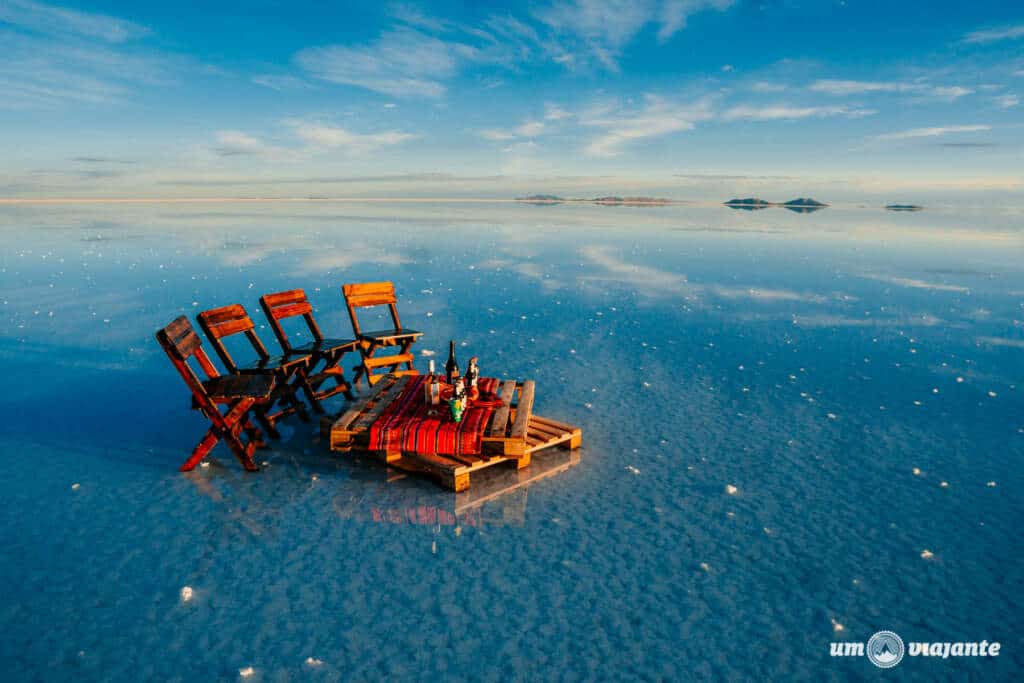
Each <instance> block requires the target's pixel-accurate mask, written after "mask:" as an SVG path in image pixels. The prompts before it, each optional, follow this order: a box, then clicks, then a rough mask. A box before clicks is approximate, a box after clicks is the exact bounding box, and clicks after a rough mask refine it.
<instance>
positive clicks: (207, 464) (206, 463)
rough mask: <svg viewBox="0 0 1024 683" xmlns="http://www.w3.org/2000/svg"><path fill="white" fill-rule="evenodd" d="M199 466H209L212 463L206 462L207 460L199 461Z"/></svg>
mask: <svg viewBox="0 0 1024 683" xmlns="http://www.w3.org/2000/svg"><path fill="white" fill-rule="evenodd" d="M199 466H200V467H209V466H210V463H208V462H206V461H205V460H204V461H203V462H201V463H199Z"/></svg>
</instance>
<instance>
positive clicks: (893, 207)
mask: <svg viewBox="0 0 1024 683" xmlns="http://www.w3.org/2000/svg"><path fill="white" fill-rule="evenodd" d="M885 208H886V209H888V210H889V211H923V210H924V207H923V206H918V205H917V204H889V205H887V206H886V207H885Z"/></svg>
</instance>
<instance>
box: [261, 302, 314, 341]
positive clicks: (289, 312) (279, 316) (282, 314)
mask: <svg viewBox="0 0 1024 683" xmlns="http://www.w3.org/2000/svg"><path fill="white" fill-rule="evenodd" d="M260 307H262V308H263V313H264V314H266V316H267V322H269V323H270V328H271V329H272V330H274V336H275V337H277V341H278V342H279V343H280V344H281V348H282V349H283V350H284V351H285V352H286V353H290V352H291V350H292V346H291V343H289V341H288V335H287V334H285V331H284V328H283V327H282V326H281V321H282V320H284V319H286V318H293V317H295V316H297V315H301V316H302V318H303V319H304V320H305V321H306V327H308V328H309V331H310V333H311V334H312V335H313V339H314V340H315V341H318V342H319V341H323V339H324V336H323V334H321V332H320V326H319V325H317V324H316V320H315V319H314V318H313V306H312V305H311V304H310V303H309V299H307V298H306V292H305V291H304V290H302V289H290V290H288V291H287V292H277V293H276V294H264V295H263V296H261V297H260Z"/></svg>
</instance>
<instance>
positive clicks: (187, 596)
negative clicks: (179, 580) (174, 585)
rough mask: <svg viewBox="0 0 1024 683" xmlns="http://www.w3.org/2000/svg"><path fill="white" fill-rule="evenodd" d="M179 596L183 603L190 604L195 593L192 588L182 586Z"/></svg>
mask: <svg viewBox="0 0 1024 683" xmlns="http://www.w3.org/2000/svg"><path fill="white" fill-rule="evenodd" d="M179 595H180V596H181V601H182V602H188V601H189V600H191V599H192V596H193V595H194V592H193V591H192V586H182V587H181V591H180V592H179Z"/></svg>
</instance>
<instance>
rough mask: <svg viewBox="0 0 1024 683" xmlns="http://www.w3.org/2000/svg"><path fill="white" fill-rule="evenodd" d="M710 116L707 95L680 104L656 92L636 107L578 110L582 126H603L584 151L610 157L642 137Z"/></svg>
mask: <svg viewBox="0 0 1024 683" xmlns="http://www.w3.org/2000/svg"><path fill="white" fill-rule="evenodd" d="M711 116H712V111H711V104H710V101H709V100H707V99H704V100H699V101H697V102H692V103H686V104H680V103H676V102H672V101H670V100H667V99H665V98H662V97H658V96H655V95H647V96H646V97H645V99H644V106H643V108H642V109H640V110H638V111H613V110H612V109H610V108H608V107H603V108H600V109H597V110H592V111H591V112H589V113H585V114H581V122H582V123H583V125H585V126H590V127H593V128H600V129H602V132H601V134H599V135H598V136H597V137H596V138H594V139H593V140H591V142H590V144H589V145H588V146H587V148H586V151H587V153H588V154H591V155H593V156H602V157H610V156H615V155H616V154H618V153H619V152H620V151H621V150H622V147H623V146H625V145H627V144H629V143H630V142H634V141H636V140H642V139H645V138H652V137H660V136H662V135H668V134H670V133H678V132H680V131H686V130H693V129H694V128H695V127H696V124H697V123H699V122H701V121H706V120H708V119H710V118H711Z"/></svg>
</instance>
